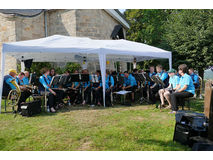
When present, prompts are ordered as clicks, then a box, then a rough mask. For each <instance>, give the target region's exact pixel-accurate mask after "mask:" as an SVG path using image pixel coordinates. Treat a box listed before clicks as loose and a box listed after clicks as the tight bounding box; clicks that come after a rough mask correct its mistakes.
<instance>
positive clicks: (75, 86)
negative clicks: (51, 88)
mask: <svg viewBox="0 0 213 160" xmlns="http://www.w3.org/2000/svg"><path fill="white" fill-rule="evenodd" d="M74 73H76V74H78V73H79V72H78V71H77V70H75V71H74ZM80 87H81V83H80V82H73V83H72V87H71V90H70V94H69V98H70V102H71V104H72V105H76V103H79V102H78V101H79V99H80V96H81V95H80Z"/></svg>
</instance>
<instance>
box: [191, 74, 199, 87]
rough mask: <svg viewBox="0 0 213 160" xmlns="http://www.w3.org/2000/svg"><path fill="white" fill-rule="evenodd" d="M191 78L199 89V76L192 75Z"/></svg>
mask: <svg viewBox="0 0 213 160" xmlns="http://www.w3.org/2000/svg"><path fill="white" fill-rule="evenodd" d="M190 76H191V78H192V80H193V82H194V83H196V86H197V87H199V85H200V84H199V77H198V75H197V74H194V73H192V74H190Z"/></svg>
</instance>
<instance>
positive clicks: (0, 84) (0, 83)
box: [0, 46, 5, 113]
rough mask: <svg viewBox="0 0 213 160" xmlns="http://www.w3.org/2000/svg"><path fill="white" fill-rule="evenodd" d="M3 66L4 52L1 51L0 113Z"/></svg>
mask: <svg viewBox="0 0 213 160" xmlns="http://www.w3.org/2000/svg"><path fill="white" fill-rule="evenodd" d="M4 67H5V53H4V52H3V46H2V52H1V78H0V113H1V100H2V92H3V81H4Z"/></svg>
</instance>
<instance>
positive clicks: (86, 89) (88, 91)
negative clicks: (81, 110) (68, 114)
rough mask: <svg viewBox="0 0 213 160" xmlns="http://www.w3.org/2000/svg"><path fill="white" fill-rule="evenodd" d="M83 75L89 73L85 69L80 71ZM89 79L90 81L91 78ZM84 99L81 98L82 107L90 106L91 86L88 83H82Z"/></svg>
mask: <svg viewBox="0 0 213 160" xmlns="http://www.w3.org/2000/svg"><path fill="white" fill-rule="evenodd" d="M82 73H83V74H89V71H88V70H87V69H84V70H83V71H82ZM89 79H90V80H91V76H89ZM81 84H82V87H83V92H84V97H83V103H82V105H85V104H88V105H91V85H90V81H88V82H82V83H81Z"/></svg>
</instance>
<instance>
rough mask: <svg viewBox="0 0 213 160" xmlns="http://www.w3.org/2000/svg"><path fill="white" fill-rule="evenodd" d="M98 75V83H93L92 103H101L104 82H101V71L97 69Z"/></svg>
mask: <svg viewBox="0 0 213 160" xmlns="http://www.w3.org/2000/svg"><path fill="white" fill-rule="evenodd" d="M96 75H97V77H98V83H93V85H92V95H93V100H92V103H93V105H92V106H94V105H98V106H100V105H101V98H102V82H101V71H100V70H97V71H96Z"/></svg>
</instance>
